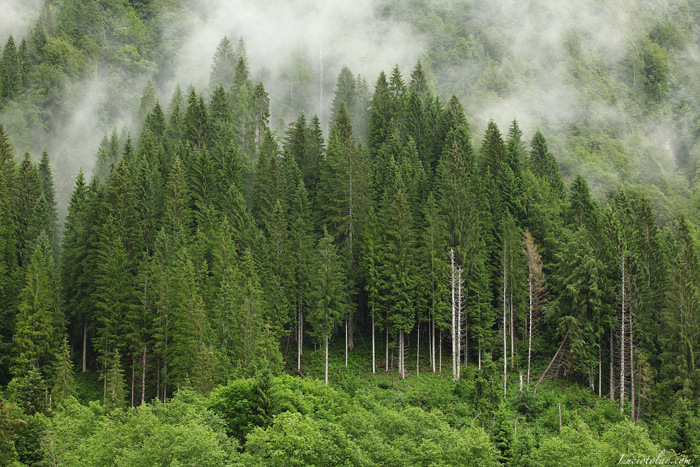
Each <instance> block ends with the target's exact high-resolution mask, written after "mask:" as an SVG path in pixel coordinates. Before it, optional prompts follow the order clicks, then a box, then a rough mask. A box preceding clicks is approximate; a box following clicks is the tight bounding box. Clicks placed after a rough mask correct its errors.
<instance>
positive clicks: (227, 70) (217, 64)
mask: <svg viewBox="0 0 700 467" xmlns="http://www.w3.org/2000/svg"><path fill="white" fill-rule="evenodd" d="M236 61H237V60H236V54H235V52H234V50H233V44H231V41H230V40H229V39H228V37H226V36H224V37H223V38H222V39H221V41H220V42H219V45H218V46H217V47H216V52H215V53H214V63H212V65H211V74H210V75H209V89H216V88H217V87H218V86H225V87H229V86H230V85H231V84H232V83H233V76H234V73H235V69H236Z"/></svg>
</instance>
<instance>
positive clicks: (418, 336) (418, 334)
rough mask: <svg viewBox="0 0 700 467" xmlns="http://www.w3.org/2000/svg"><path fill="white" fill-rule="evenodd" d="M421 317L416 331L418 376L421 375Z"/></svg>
mask: <svg viewBox="0 0 700 467" xmlns="http://www.w3.org/2000/svg"><path fill="white" fill-rule="evenodd" d="M419 366H420V319H419V320H418V332H417V333H416V378H418V376H420V369H419Z"/></svg>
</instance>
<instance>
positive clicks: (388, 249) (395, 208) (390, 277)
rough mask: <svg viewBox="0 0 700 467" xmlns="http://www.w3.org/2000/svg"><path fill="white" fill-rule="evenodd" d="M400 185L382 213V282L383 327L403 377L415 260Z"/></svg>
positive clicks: (411, 316) (412, 314)
mask: <svg viewBox="0 0 700 467" xmlns="http://www.w3.org/2000/svg"><path fill="white" fill-rule="evenodd" d="M401 185H402V183H401V182H400V181H398V182H397V185H396V187H395V189H394V190H392V192H391V194H390V195H389V196H388V197H387V201H388V202H387V204H386V206H385V209H384V226H385V229H386V230H385V231H384V239H383V247H384V248H383V250H384V251H383V254H382V257H383V265H382V269H383V273H382V276H383V280H382V282H383V283H384V285H385V287H386V289H385V294H384V300H385V307H386V311H387V323H388V325H389V328H390V330H391V331H392V333H397V334H398V341H399V342H398V346H399V348H398V352H399V366H398V370H399V373H401V377H402V378H404V377H405V354H406V352H405V348H406V342H405V341H406V334H409V333H410V332H411V330H412V329H413V326H414V323H415V311H416V296H415V278H416V271H415V269H416V268H415V259H414V254H415V253H414V243H415V232H414V231H413V219H412V216H411V211H410V209H409V205H408V199H407V198H406V195H405V193H404V192H403V187H402V186H401Z"/></svg>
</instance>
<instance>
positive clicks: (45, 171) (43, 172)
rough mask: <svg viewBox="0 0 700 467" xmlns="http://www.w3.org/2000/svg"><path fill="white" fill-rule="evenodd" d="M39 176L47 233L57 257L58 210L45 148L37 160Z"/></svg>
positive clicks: (58, 246)
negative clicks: (49, 221)
mask: <svg viewBox="0 0 700 467" xmlns="http://www.w3.org/2000/svg"><path fill="white" fill-rule="evenodd" d="M38 168H39V178H40V179H41V185H42V188H43V192H44V198H46V204H47V205H48V208H49V218H50V219H51V225H50V229H49V230H47V232H46V233H47V234H48V235H49V237H50V238H51V241H52V242H53V245H54V256H55V257H56V258H57V259H58V256H59V250H60V245H59V232H58V211H57V210H56V190H55V188H54V180H53V171H52V170H51V162H50V160H49V154H48V152H46V149H44V151H43V152H42V153H41V160H40V161H39V167H38Z"/></svg>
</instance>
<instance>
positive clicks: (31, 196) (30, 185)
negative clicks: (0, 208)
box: [15, 152, 42, 268]
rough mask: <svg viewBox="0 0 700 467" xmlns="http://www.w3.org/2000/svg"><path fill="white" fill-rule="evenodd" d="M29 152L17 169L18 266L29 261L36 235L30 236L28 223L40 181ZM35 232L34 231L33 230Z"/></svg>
mask: <svg viewBox="0 0 700 467" xmlns="http://www.w3.org/2000/svg"><path fill="white" fill-rule="evenodd" d="M30 157H31V156H30V154H29V152H26V153H25V154H24V157H23V159H22V162H21V163H20V165H19V167H18V171H17V194H18V203H17V207H16V210H15V225H16V229H17V230H16V236H17V252H18V258H19V261H18V262H19V267H22V268H24V267H26V265H27V264H28V263H29V262H30V261H31V257H32V254H33V252H34V250H33V244H34V242H35V241H36V237H34V238H30V234H31V233H32V232H30V225H31V221H32V218H33V217H34V216H33V214H34V207H35V205H36V204H37V202H38V201H39V196H42V195H41V182H40V180H39V174H38V172H37V169H36V166H35V165H34V164H33V163H32V161H31V159H30ZM34 233H36V232H34Z"/></svg>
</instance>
